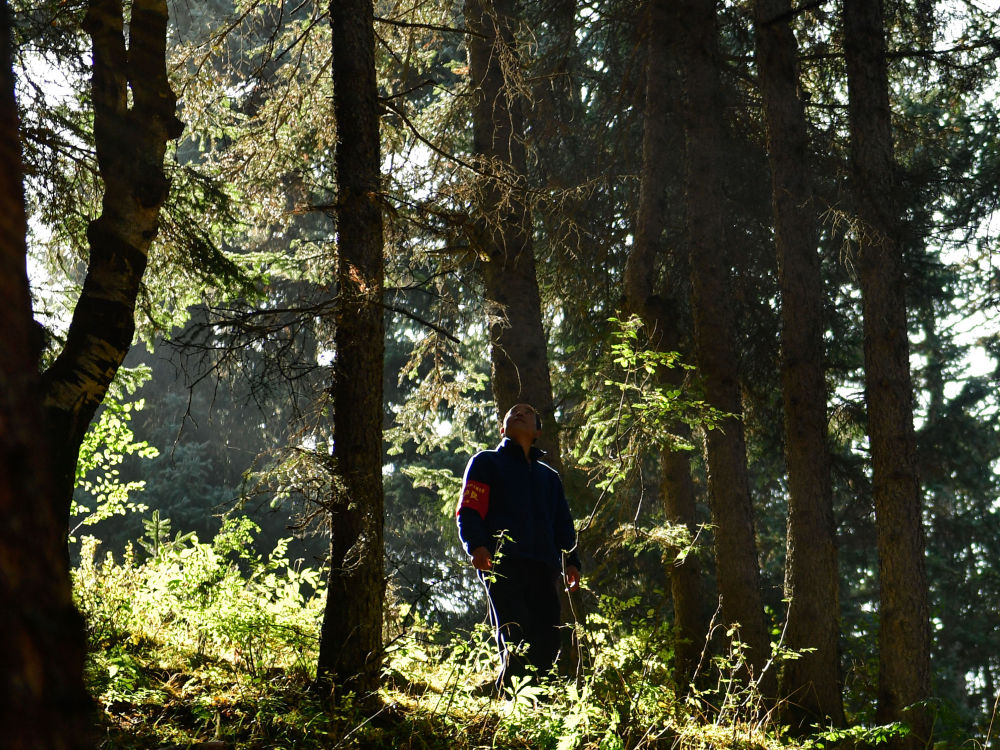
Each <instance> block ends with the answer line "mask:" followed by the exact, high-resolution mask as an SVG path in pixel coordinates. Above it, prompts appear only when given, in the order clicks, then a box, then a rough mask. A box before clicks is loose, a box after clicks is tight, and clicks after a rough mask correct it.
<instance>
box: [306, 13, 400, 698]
mask: <svg viewBox="0 0 1000 750" xmlns="http://www.w3.org/2000/svg"><path fill="white" fill-rule="evenodd" d="M330 15H331V19H332V27H333V87H334V88H333V92H334V98H333V106H334V116H335V118H336V122H337V156H336V165H337V189H338V193H339V195H338V203H337V216H336V219H337V236H338V243H337V251H338V257H337V284H338V290H339V299H338V303H337V312H336V338H335V345H336V361H335V365H334V367H335V371H334V383H333V403H334V461H335V471H336V474H337V477H338V478H339V480H340V483H341V487H340V488H338V489H337V490H335V496H334V497H333V499H332V502H331V512H330V515H331V518H330V522H331V534H332V539H331V545H330V576H329V584H330V585H329V591H328V593H327V602H326V610H325V612H324V616H323V627H322V632H321V637H320V652H319V662H318V669H317V675H318V677H319V679H320V681H321V682H325V681H329V680H333V681H334V682H336V683H337V684H338V685H342V686H346V687H348V689H354V690H356V691H357V692H358V693H359V694H362V695H366V694H368V693H370V692H371V691H374V690H375V689H376V688H377V687H378V680H379V675H380V671H381V666H382V600H383V597H384V595H385V577H384V562H383V556H384V544H383V515H384V497H383V494H382V367H383V358H384V351H385V333H384V322H383V316H382V296H383V286H384V262H383V248H382V206H381V201H380V197H379V196H380V190H381V188H380V184H379V180H380V175H379V170H380V156H379V153H380V148H379V104H378V89H377V86H376V79H375V33H374V26H373V24H374V19H373V16H374V13H373V7H372V0H333V1H332V2H331V3H330Z"/></svg>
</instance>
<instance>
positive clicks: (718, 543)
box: [677, 0, 775, 695]
mask: <svg viewBox="0 0 1000 750" xmlns="http://www.w3.org/2000/svg"><path fill="white" fill-rule="evenodd" d="M677 10H678V14H679V15H678V17H679V19H680V27H681V29H683V31H682V33H679V34H678V35H677V39H678V60H679V61H680V62H681V77H682V80H683V88H684V131H685V141H686V165H685V189H686V209H687V217H686V221H687V245H688V254H689V259H690V260H689V262H690V267H691V297H692V299H691V308H692V313H693V318H694V335H695V352H696V356H697V361H698V370H699V373H700V375H701V378H702V382H703V383H704V388H705V396H706V400H707V402H708V403H709V404H710V405H711V406H712V407H714V408H716V409H719V410H721V411H723V412H726V413H728V414H731V415H733V416H732V417H730V418H728V419H725V420H723V422H722V423H721V424H720V425H719V426H718V428H717V429H714V430H709V431H708V432H707V434H706V437H705V443H706V458H707V462H706V463H707V469H708V494H709V500H710V503H711V507H712V522H713V524H714V527H715V561H716V570H717V573H718V588H719V596H720V598H721V607H722V617H723V619H724V621H725V622H726V623H727V624H734V623H739V625H740V632H739V637H740V639H741V640H742V641H743V643H744V644H746V646H748V649H749V650H748V652H747V659H746V670H745V674H744V676H745V677H748V678H751V679H759V678H760V677H761V673H762V669H763V666H764V665H765V663H766V662H767V659H768V656H769V654H770V638H769V634H768V631H767V627H766V623H765V619H764V609H763V604H762V601H761V591H760V568H759V564H758V560H757V547H756V541H755V538H754V524H753V509H752V507H751V501H750V487H749V480H748V477H747V464H746V444H745V439H744V435H743V422H742V419H741V418H740V415H741V413H742V408H741V393H740V385H739V378H738V362H737V356H736V347H735V342H734V340H733V331H734V314H733V313H734V309H733V308H734V305H733V295H732V292H731V290H730V285H729V269H730V259H729V257H728V253H727V252H726V237H725V231H724V228H723V224H722V220H723V219H722V217H723V211H722V210H721V206H723V204H724V200H723V197H724V196H723V192H722V164H721V161H720V160H721V155H722V153H723V150H724V149H723V146H724V143H725V138H726V134H725V130H724V124H723V106H722V102H723V95H722V85H721V81H720V77H719V76H720V72H719V71H720V69H721V68H720V66H721V61H720V59H719V55H718V42H717V31H716V16H715V3H714V1H713V0H678V3H677ZM771 681H772V678H770V677H769V676H765V682H764V683H762V688H763V690H764V693H765V694H767V695H771V694H773V692H774V689H775V688H774V686H772V685H771V684H770V682H771Z"/></svg>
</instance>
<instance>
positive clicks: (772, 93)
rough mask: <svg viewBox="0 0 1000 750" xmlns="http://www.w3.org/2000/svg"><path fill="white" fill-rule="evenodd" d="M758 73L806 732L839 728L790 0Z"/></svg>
mask: <svg viewBox="0 0 1000 750" xmlns="http://www.w3.org/2000/svg"><path fill="white" fill-rule="evenodd" d="M754 7H755V15H756V19H755V21H756V32H757V69H758V71H759V75H760V89H761V94H762V95H763V99H764V119H765V122H766V125H767V151H768V160H769V162H770V165H771V193H772V204H773V209H774V227H775V245H776V249H777V253H778V281H779V285H780V288H781V320H782V336H781V382H782V398H783V402H784V420H785V461H786V464H787V468H788V534H787V542H786V545H787V547H786V549H787V554H786V560H785V598H786V600H788V602H789V604H788V614H787V618H788V620H787V625H786V629H785V645H786V646H787V647H788V648H790V649H792V650H794V651H799V652H802V656H801V657H800V658H798V659H794V660H791V661H788V662H786V663H785V664H784V665H783V668H782V676H781V695H782V698H783V699H785V700H787V701H788V702H787V704H786V709H785V720H786V721H788V722H789V724H790V725H791V726H793V727H798V728H800V729H803V730H805V729H808V728H809V727H810V726H811V725H813V724H816V723H821V724H826V723H829V722H832V723H833V724H834V725H835V726H842V725H843V723H844V709H843V701H842V698H841V681H840V662H839V655H838V649H837V640H838V638H839V635H840V618H839V602H838V594H837V585H838V583H837V581H838V578H837V550H836V541H835V536H834V520H833V493H832V489H831V484H830V458H829V446H828V444H827V433H826V424H827V420H826V383H825V380H824V373H823V282H822V279H821V277H820V268H819V254H818V250H817V245H818V238H817V230H816V214H815V211H816V209H815V204H814V202H813V198H812V196H813V191H812V185H811V183H810V179H809V171H808V169H809V163H810V161H811V160H810V158H809V144H808V137H807V131H806V119H805V112H804V109H803V106H802V101H801V100H800V99H799V96H798V88H799V86H798V71H797V69H796V50H797V48H796V42H795V36H794V34H793V33H792V29H791V26H790V24H789V21H790V19H791V14H792V10H791V3H790V2H789V0H756V2H755V6H754Z"/></svg>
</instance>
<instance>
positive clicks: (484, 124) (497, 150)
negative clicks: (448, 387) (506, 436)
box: [465, 0, 561, 469]
mask: <svg viewBox="0 0 1000 750" xmlns="http://www.w3.org/2000/svg"><path fill="white" fill-rule="evenodd" d="M465 19H466V24H467V27H468V29H469V31H470V32H471V33H470V35H469V37H468V45H469V74H470V77H471V82H472V91H473V110H472V139H473V152H474V154H475V155H476V157H477V163H478V164H479V165H480V166H481V167H482V169H483V172H484V174H483V175H482V176H481V177H480V179H479V184H478V185H477V196H476V198H477V206H476V210H477V216H476V222H475V224H476V226H475V230H474V231H475V235H476V236H475V237H474V238H473V242H474V244H475V245H476V249H477V251H478V252H479V255H480V258H482V259H483V261H484V262H483V264H482V269H483V282H484V285H485V292H486V305H487V314H488V315H489V318H490V320H489V331H490V358H491V364H492V374H491V382H492V385H493V396H494V399H495V400H496V405H497V416H498V419H499V418H502V416H503V414H505V413H506V411H507V410H508V409H509V408H510V407H511V406H513V405H514V404H516V403H518V402H527V403H530V404H531V405H532V406H534V407H535V409H536V410H537V411H538V413H539V414H540V415H541V417H542V421H543V423H544V426H545V428H544V431H543V433H542V437H541V438H540V439H539V441H538V442H539V447H540V448H541V449H542V450H544V451H546V452H547V453H548V457H547V458H546V461H547V462H548V463H551V464H553V465H554V466H555V468H557V469H559V468H560V466H561V461H560V454H559V433H558V430H557V429H556V426H555V421H554V414H555V406H554V404H553V399H552V381H551V379H550V377H549V362H548V351H547V339H546V335H545V329H544V328H543V326H542V310H541V300H540V298H539V294H538V279H537V277H536V275H535V255H534V248H533V246H532V240H531V210H530V208H529V206H528V203H527V200H526V197H525V191H526V188H527V182H526V180H525V174H526V172H527V164H526V154H525V147H524V114H523V112H524V108H525V106H526V105H525V102H524V101H523V99H524V97H523V95H521V94H520V93H518V89H517V88H516V82H515V81H513V80H511V76H513V75H515V73H516V71H514V69H513V68H514V66H516V64H517V49H516V41H515V39H514V26H515V24H516V22H517V18H516V16H515V11H514V2H513V0H495V1H492V2H491V0H467V1H466V3H465Z"/></svg>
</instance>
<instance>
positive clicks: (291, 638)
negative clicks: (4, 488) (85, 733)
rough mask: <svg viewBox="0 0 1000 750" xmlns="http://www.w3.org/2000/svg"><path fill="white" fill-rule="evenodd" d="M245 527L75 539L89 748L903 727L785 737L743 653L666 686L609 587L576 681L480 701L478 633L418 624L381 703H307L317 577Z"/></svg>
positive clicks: (548, 744)
mask: <svg viewBox="0 0 1000 750" xmlns="http://www.w3.org/2000/svg"><path fill="white" fill-rule="evenodd" d="M256 531H257V529H256V527H255V526H254V525H253V524H252V523H251V522H249V521H247V520H246V519H239V520H229V521H227V522H226V524H225V525H224V527H223V531H222V533H220V534H219V536H217V537H216V539H215V540H213V541H212V542H211V543H202V542H200V541H198V539H197V538H196V537H194V536H192V535H186V536H177V537H176V538H175V539H173V540H168V539H162V538H159V537H158V538H157V539H156V540H155V541H156V543H155V544H150V543H149V540H146V542H147V543H145V544H143V545H142V548H143V549H145V550H148V551H149V552H148V554H147V556H146V557H145V559H143V560H140V559H139V555H137V554H136V553H134V552H132V551H129V552H128V553H127V554H126V556H125V559H124V560H122V561H121V562H117V561H115V560H114V559H112V558H111V557H110V556H106V557H105V558H104V560H103V561H101V562H97V560H96V557H97V555H96V552H97V543H96V541H94V540H92V539H90V540H85V542H84V545H83V554H82V556H81V559H82V562H81V564H80V567H79V568H78V569H77V570H76V572H75V587H76V593H77V599H78V602H79V604H80V607H81V609H82V610H83V611H84V613H85V614H86V616H87V620H88V623H89V636H90V644H91V654H90V658H89V662H88V667H87V680H88V683H89V687H90V690H91V693H92V695H93V696H94V698H95V700H96V702H97V703H98V705H99V708H100V721H99V731H100V735H101V736H100V747H103V748H122V749H129V748H137V749H138V748H160V747H164V746H180V747H186V746H197V745H198V744H199V743H208V742H216V743H221V744H219V745H215V747H227V748H289V749H291V748H295V749H296V750H309V749H310V748H324V749H325V750H330V749H331V748H402V749H405V748H422V749H425V750H438V749H440V750H445V749H447V750H471V749H472V748H497V749H503V748H510V749H524V750H529V749H530V750H536V749H537V750H572V749H576V748H580V749H586V750H626V749H627V750H645V749H650V750H651V749H653V748H671V750H673V749H674V748H679V749H681V750H703V749H704V750H708V749H709V748H713V749H714V748H760V749H761V750H778V748H792V747H796V748H803V747H805V748H810V747H822V746H823V745H824V744H828V742H829V741H834V742H837V741H841V740H858V739H862V740H864V739H867V740H869V741H870V740H872V739H877V738H878V737H879V736H892V735H893V734H894V733H896V732H898V730H897V729H896V728H893V727H889V728H877V729H878V731H880V732H882V734H881V735H879V734H877V733H876V731H875V730H851V731H849V732H846V733H845V732H843V731H842V732H839V733H826V734H825V735H824V734H817V735H815V736H813V737H811V738H806V739H805V740H802V739H799V740H794V741H793V740H792V739H791V738H789V737H788V736H787V735H786V734H785V732H784V731H783V729H782V727H781V726H780V724H779V723H778V721H777V720H776V718H775V715H776V714H775V711H774V710H773V707H770V709H769V707H768V706H767V704H766V703H765V702H764V701H763V700H761V698H760V695H759V693H758V691H757V690H756V689H755V687H754V685H753V684H751V685H749V686H747V685H741V684H740V683H739V682H738V681H736V680H735V679H734V678H733V675H736V674H740V673H741V671H742V670H743V669H744V667H745V665H744V664H742V656H741V651H740V649H739V647H736V648H735V649H733V650H732V651H730V653H729V654H728V655H726V656H722V657H715V658H711V659H709V658H706V661H705V663H704V664H703V668H702V675H701V679H700V680H699V681H698V686H699V687H698V688H697V689H695V688H688V689H685V690H684V691H678V690H677V689H676V688H675V686H674V685H673V684H672V682H671V679H670V671H669V669H668V664H669V661H670V658H671V639H670V634H669V632H668V630H667V628H666V627H665V626H664V625H663V624H662V623H661V622H660V621H659V620H658V618H657V617H656V613H655V612H652V611H649V612H645V613H641V612H637V611H636V609H637V607H638V601H637V600H634V601H620V600H616V599H614V598H611V597H605V598H603V599H601V600H600V602H599V604H598V606H597V607H596V608H595V611H594V612H592V613H591V614H589V615H588V616H587V618H586V622H585V623H582V624H581V625H578V626H577V628H576V631H575V634H576V636H577V639H576V642H577V643H578V647H577V648H576V649H575V650H574V653H573V655H574V657H575V658H574V659H572V660H570V661H571V662H575V663H573V664H571V665H570V667H569V671H570V672H573V673H574V674H575V676H574V677H572V678H569V677H565V676H558V677H557V676H555V675H548V676H540V675H533V676H532V677H530V678H528V679H527V680H526V681H524V682H521V683H519V684H517V685H516V686H515V687H514V689H513V690H512V692H511V694H510V695H507V696H506V697H505V698H504V699H496V698H495V697H490V696H488V695H485V696H484V695H480V694H479V693H480V692H481V691H478V690H476V687H477V686H479V685H481V684H483V683H487V682H489V681H490V680H491V679H492V677H493V676H494V670H495V666H496V665H495V662H496V656H495V653H494V649H495V645H494V644H493V643H492V642H491V638H490V634H489V633H488V632H487V630H486V628H485V626H480V627H479V628H477V629H475V630H474V631H473V632H471V633H469V632H465V633H458V634H446V633H443V632H441V631H440V629H438V628H436V627H434V626H433V625H431V624H427V623H421V622H417V623H416V624H415V625H412V626H411V627H409V628H408V629H407V630H406V631H405V632H403V633H402V634H399V635H396V636H395V637H394V638H393V639H392V641H391V643H390V645H389V648H388V650H387V653H386V659H385V671H384V679H383V681H382V688H381V689H380V691H379V694H378V695H377V696H375V700H371V698H372V697H371V696H365V697H364V698H365V700H358V699H357V697H356V696H354V695H350V694H347V695H336V697H335V698H331V697H330V696H328V695H327V696H323V695H317V694H316V692H315V690H314V689H313V687H312V686H313V684H314V681H313V677H314V674H313V671H312V670H313V669H314V665H315V661H316V652H317V646H318V643H317V633H318V632H319V624H320V620H321V617H322V611H323V603H324V597H325V593H324V591H323V588H322V584H321V577H320V576H319V574H318V572H317V571H315V570H312V569H308V568H301V567H297V566H295V565H293V564H291V563H290V562H289V560H287V558H286V554H285V550H286V545H285V544H284V543H279V545H278V547H277V548H276V549H275V550H274V551H273V552H272V553H271V554H270V555H269V556H267V557H260V556H256V555H255V554H253V553H251V552H249V550H251V549H253V544H252V542H253V537H254V534H255V533H256ZM151 533H156V532H151ZM410 619H412V618H408V620H407V621H408V622H409V621H410ZM567 640H569V639H568V638H567ZM776 653H780V649H779V650H777V651H776ZM564 671H566V670H564Z"/></svg>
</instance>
